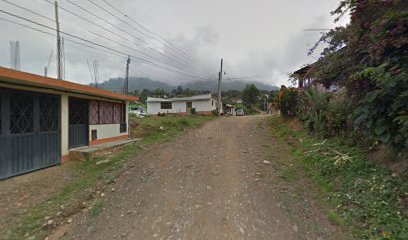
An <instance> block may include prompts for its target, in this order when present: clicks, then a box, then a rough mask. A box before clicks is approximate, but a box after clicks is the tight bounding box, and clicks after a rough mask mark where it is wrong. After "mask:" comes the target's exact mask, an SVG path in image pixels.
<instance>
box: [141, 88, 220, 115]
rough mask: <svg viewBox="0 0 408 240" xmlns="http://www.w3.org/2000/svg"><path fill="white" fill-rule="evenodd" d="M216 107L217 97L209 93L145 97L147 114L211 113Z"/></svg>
mask: <svg viewBox="0 0 408 240" xmlns="http://www.w3.org/2000/svg"><path fill="white" fill-rule="evenodd" d="M193 109H194V110H193ZM216 109H217V98H216V97H215V96H214V95H213V94H211V93H209V94H204V95H198V96H192V97H180V98H152V97H149V98H147V114H148V115H157V114H159V113H160V114H178V115H189V114H191V113H192V112H195V113H197V114H199V115H211V114H212V111H214V110H216Z"/></svg>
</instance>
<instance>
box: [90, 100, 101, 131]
mask: <svg viewBox="0 0 408 240" xmlns="http://www.w3.org/2000/svg"><path fill="white" fill-rule="evenodd" d="M89 124H91V125H95V124H99V102H98V101H89Z"/></svg>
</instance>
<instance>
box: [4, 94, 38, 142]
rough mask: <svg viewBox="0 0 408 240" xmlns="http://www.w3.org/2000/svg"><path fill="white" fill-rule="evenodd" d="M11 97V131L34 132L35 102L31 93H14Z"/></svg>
mask: <svg viewBox="0 0 408 240" xmlns="http://www.w3.org/2000/svg"><path fill="white" fill-rule="evenodd" d="M10 99H12V101H10V132H11V133H12V134H20V133H30V132H33V131H34V102H33V101H32V98H31V95H29V94H22V93H19V94H17V93H13V94H11V98H10Z"/></svg>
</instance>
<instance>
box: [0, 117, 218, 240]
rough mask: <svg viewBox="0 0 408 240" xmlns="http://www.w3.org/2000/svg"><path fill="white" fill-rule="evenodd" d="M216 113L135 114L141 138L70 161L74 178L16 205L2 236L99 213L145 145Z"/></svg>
mask: <svg viewBox="0 0 408 240" xmlns="http://www.w3.org/2000/svg"><path fill="white" fill-rule="evenodd" d="M212 119H213V117H202V116H191V117H190V116H189V117H176V116H166V117H154V118H143V119H140V118H132V119H131V125H132V127H131V129H132V133H131V134H132V137H137V138H142V140H141V141H139V142H137V143H134V144H131V145H128V146H125V147H123V148H118V149H115V150H112V152H111V153H110V154H108V155H106V154H104V155H101V156H98V157H95V158H92V159H87V160H86V161H84V162H71V163H69V164H67V165H65V166H62V167H64V168H67V169H66V170H67V171H69V172H70V174H72V178H73V181H72V182H70V183H69V184H67V185H65V186H64V187H63V188H62V190H61V191H58V192H56V193H54V194H53V195H52V196H50V197H49V198H48V199H47V200H46V201H44V202H40V203H37V204H34V205H31V206H27V207H26V208H24V209H17V210H16V211H15V212H14V213H13V214H12V216H10V221H9V222H8V225H7V227H6V229H3V231H2V232H0V236H1V239H7V240H8V239H13V240H14V239H15V240H20V239H44V238H45V237H46V236H48V234H49V233H50V232H51V231H52V230H53V229H55V228H56V227H58V226H61V225H64V224H70V223H72V221H73V218H74V215H75V214H77V213H79V212H81V211H82V212H84V213H85V214H90V216H91V217H96V216H98V215H99V214H100V213H101V212H102V211H103V201H102V199H103V197H104V196H105V194H106V193H108V192H110V191H114V189H112V188H111V187H110V184H112V183H114V182H116V180H117V178H118V177H119V176H120V175H121V174H122V173H123V172H124V171H126V169H128V168H133V167H137V164H138V163H137V162H135V161H132V160H133V159H135V158H136V157H137V156H139V155H140V154H142V153H143V152H144V151H146V149H148V148H149V147H151V146H152V145H154V144H157V143H163V142H166V141H170V140H171V139H173V138H174V137H176V136H178V135H180V134H182V133H183V132H185V131H186V130H188V129H191V128H195V127H198V126H200V125H201V124H203V123H205V122H207V121H210V120H212Z"/></svg>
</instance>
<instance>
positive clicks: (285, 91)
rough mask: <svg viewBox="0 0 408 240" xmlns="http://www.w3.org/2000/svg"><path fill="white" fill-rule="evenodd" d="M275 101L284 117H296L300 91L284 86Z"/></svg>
mask: <svg viewBox="0 0 408 240" xmlns="http://www.w3.org/2000/svg"><path fill="white" fill-rule="evenodd" d="M275 102H276V105H277V108H278V109H279V110H280V112H281V114H282V115H283V116H284V117H294V116H295V115H296V112H297V107H298V106H297V105H298V91H297V90H296V89H294V88H287V87H285V86H282V87H281V89H280V91H279V96H278V97H277V98H276V99H275Z"/></svg>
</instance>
